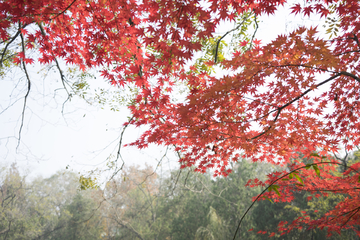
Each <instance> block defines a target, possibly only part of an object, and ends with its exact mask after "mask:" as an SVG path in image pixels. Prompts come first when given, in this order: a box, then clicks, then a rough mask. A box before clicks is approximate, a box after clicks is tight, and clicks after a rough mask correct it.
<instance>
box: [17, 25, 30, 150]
mask: <svg viewBox="0 0 360 240" xmlns="http://www.w3.org/2000/svg"><path fill="white" fill-rule="evenodd" d="M20 28H21V25H20V23H19V29H20ZM20 37H21V47H22V51H23V53H24V58H25V41H24V36H23V34H22V33H20ZM22 65H23V68H24V72H25V75H26V79H27V91H26V94H25V97H24V106H23V110H22V113H21V124H20V128H19V138H18V144H17V146H16V149H18V147H19V145H20V140H21V131H22V128H23V125H24V118H25V108H26V103H27V99H28V96H29V93H30V89H31V81H30V76H29V73H28V71H27V69H26V64H25V61H24V59H23V60H22Z"/></svg>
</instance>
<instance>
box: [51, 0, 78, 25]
mask: <svg viewBox="0 0 360 240" xmlns="http://www.w3.org/2000/svg"><path fill="white" fill-rule="evenodd" d="M75 2H76V0H74V1H72V2H71V3H70V4H69V5H68V6H67V7H66V8H65V9H64V10H63V11H61V12H60V13H58V14H56V15H55V17H53V18H51V20H54V19H55V18H57V17H59V16H60V15H62V14H63V13H64V12H66V11H67V10H68V9H69V8H70V7H71V6H72V5H73V4H74V3H75Z"/></svg>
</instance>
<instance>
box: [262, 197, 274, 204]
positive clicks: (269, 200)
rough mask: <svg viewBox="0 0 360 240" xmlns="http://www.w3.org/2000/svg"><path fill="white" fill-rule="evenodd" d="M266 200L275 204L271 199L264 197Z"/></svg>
mask: <svg viewBox="0 0 360 240" xmlns="http://www.w3.org/2000/svg"><path fill="white" fill-rule="evenodd" d="M263 197H264V198H265V199H267V200H269V201H270V202H271V203H274V202H273V201H272V200H271V199H270V198H268V197H267V196H263Z"/></svg>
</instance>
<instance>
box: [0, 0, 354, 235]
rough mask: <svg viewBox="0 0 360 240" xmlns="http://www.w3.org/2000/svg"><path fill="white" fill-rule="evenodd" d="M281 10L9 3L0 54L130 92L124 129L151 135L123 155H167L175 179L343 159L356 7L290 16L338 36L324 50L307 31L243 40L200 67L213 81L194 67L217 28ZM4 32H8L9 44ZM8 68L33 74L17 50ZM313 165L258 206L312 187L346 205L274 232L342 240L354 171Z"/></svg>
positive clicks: (169, 3) (326, 6)
mask: <svg viewBox="0 0 360 240" xmlns="http://www.w3.org/2000/svg"><path fill="white" fill-rule="evenodd" d="M285 3H286V1H285V0H246V1H245V0H244V1H243V0H236V1H235V0H231V1H228V0H226V1H225V0H209V1H207V2H206V3H205V2H200V1H193V0H189V1H183V0H181V1H180V0H162V1H156V0H143V1H137V0H126V1H125V0H107V1H103V0H99V1H92V0H63V1H57V0H56V1H54V0H51V1H50V0H31V1H30V0H21V1H20V0H9V1H2V2H1V3H0V10H1V11H0V19H1V20H0V38H1V41H2V43H3V44H5V46H8V45H9V44H11V43H12V42H14V40H15V39H16V38H18V37H19V36H21V37H22V38H24V39H26V43H27V44H26V49H30V48H34V46H36V49H37V50H38V52H39V58H38V59H37V61H39V62H40V63H43V64H48V63H52V62H54V61H56V59H58V58H59V59H63V60H64V61H65V62H66V63H67V64H74V65H77V66H78V67H79V68H80V69H82V70H83V71H86V70H87V69H90V68H101V69H102V70H101V74H102V76H103V78H105V79H106V80H107V81H109V82H110V83H111V84H113V85H117V86H120V87H121V86H125V85H129V84H133V85H135V86H136V87H138V89H139V92H138V94H137V97H136V98H135V99H134V102H133V104H132V105H130V106H129V108H130V110H131V112H132V115H133V117H132V118H131V121H130V122H129V123H127V124H134V125H136V126H140V125H147V126H149V127H150V128H149V130H148V131H146V132H145V133H144V134H143V135H142V136H141V137H140V138H139V139H138V140H137V141H135V142H134V143H132V145H135V146H138V147H140V148H143V147H147V146H148V145H149V144H150V143H155V144H159V145H161V144H162V145H167V146H169V145H170V146H175V150H176V151H178V152H179V154H180V156H181V159H180V164H181V167H190V166H195V167H196V171H198V172H205V171H207V170H208V169H209V168H214V169H215V170H214V173H215V175H216V176H217V175H223V176H227V175H228V174H229V172H231V170H230V169H228V166H229V163H230V162H231V161H235V162H236V161H238V159H239V158H240V157H243V158H249V159H252V160H253V161H267V162H271V163H274V164H281V165H286V164H289V163H293V162H294V160H297V159H299V158H300V157H301V158H303V157H304V158H309V157H311V154H313V153H314V152H318V154H319V156H326V158H327V159H328V161H324V162H329V159H332V157H331V156H330V155H329V154H330V153H336V152H337V151H338V150H339V148H340V147H341V146H345V147H346V150H348V151H349V150H352V149H353V148H354V147H355V146H358V145H359V143H360V77H359V71H360V66H359V56H360V54H359V52H360V42H359V29H360V18H359V13H360V3H359V1H357V0H343V1H338V0H309V1H306V3H296V4H295V5H294V6H292V7H291V9H290V11H291V12H292V13H293V14H295V15H302V16H304V17H308V16H311V15H313V14H318V15H320V17H322V18H326V17H328V16H330V15H334V16H336V17H337V18H338V21H339V28H340V29H339V31H338V32H339V34H338V36H336V37H333V38H332V39H330V40H329V39H327V38H326V37H324V36H323V37H321V36H322V35H321V34H319V33H318V29H317V28H316V27H299V28H298V29H296V30H295V31H293V32H291V33H289V34H286V35H279V36H278V37H277V38H276V39H275V40H273V41H272V42H270V43H268V44H263V45H261V42H260V41H259V40H254V39H243V40H242V41H240V42H239V48H237V49H236V50H235V51H234V52H232V53H231V54H228V55H229V56H227V57H226V58H225V59H224V60H222V61H221V62H220V63H215V62H216V61H206V62H205V63H204V64H205V65H207V66H215V65H221V67H222V68H223V69H224V71H225V72H226V73H227V74H225V75H224V76H222V77H216V76H214V75H213V74H211V73H210V72H208V71H206V70H203V69H199V67H198V66H196V65H195V64H193V62H192V59H193V58H194V57H195V55H196V54H197V53H198V52H200V51H201V50H202V47H203V46H202V44H201V43H202V42H205V41H206V40H207V39H210V38H212V37H213V36H214V33H215V29H216V27H217V26H218V25H219V24H220V23H221V22H222V21H235V20H236V17H238V16H241V15H242V14H246V13H249V12H251V13H253V14H256V16H261V15H272V14H274V13H275V12H276V11H277V9H278V7H279V6H282V5H284V4H285ZM14 28H16V29H17V31H16V32H15V33H14V34H13V35H10V34H9V33H10V32H11V31H10V30H9V29H14ZM30 28H31V29H32V30H31V31H30V30H27V29H30ZM34 29H35V30H34ZM249 44H250V48H248V49H246V50H244V47H246V46H247V45H249ZM5 50H6V48H5ZM5 50H4V51H5ZM214 59H216V56H214ZM14 61H15V63H20V62H22V63H24V64H31V63H33V60H32V59H29V58H26V57H25V49H24V48H23V49H22V51H20V52H18V53H17V56H16V58H15V60H14ZM175 83H184V84H185V85H186V86H187V87H188V90H189V91H188V94H187V96H186V100H185V101H183V102H180V103H176V102H174V101H172V100H171V99H172V96H173V95H175V94H176V93H175V92H176V87H174V86H175ZM320 160H321V158H320ZM320 160H319V159H317V160H316V157H315V160H314V162H313V163H314V164H319V167H318V168H315V167H313V168H314V170H315V171H309V170H308V169H304V168H301V169H300V170H299V171H298V172H297V173H296V174H295V176H297V177H293V178H291V179H289V181H283V182H282V184H278V185H276V186H278V187H272V188H271V189H270V190H273V191H271V192H268V193H266V194H264V196H265V197H268V198H273V199H275V200H276V201H291V200H292V194H291V193H292V192H293V191H300V190H304V191H314V192H316V191H318V192H320V193H321V194H325V191H322V188H320V186H321V187H325V188H327V189H337V190H336V191H337V192H338V193H341V194H345V195H347V196H348V198H347V199H346V201H343V202H341V203H339V204H338V205H337V206H336V208H335V209H333V210H331V211H330V212H329V213H328V214H326V215H325V216H323V217H322V218H320V219H317V220H316V221H315V220H314V221H313V220H310V219H309V218H306V217H305V216H304V217H303V218H302V219H298V220H297V221H295V222H294V223H292V224H291V225H289V226H287V227H286V226H285V225H282V226H281V229H282V230H283V231H287V230H291V229H293V228H296V227H297V226H300V223H301V224H307V225H309V226H315V225H316V226H320V227H328V229H329V231H337V232H340V229H341V228H352V226H353V225H354V224H355V223H358V220H359V218H360V213H359V212H360V211H359V209H360V205H359V204H358V203H359V202H360V199H359V192H358V189H359V186H358V185H359V181H358V180H359V176H360V174H359V172H358V164H354V165H352V166H351V168H349V169H347V170H346V171H344V172H342V173H341V174H340V175H333V174H331V172H332V171H334V169H333V168H334V166H335V165H336V164H335V165H334V164H330V163H329V164H327V165H326V164H324V163H323V162H321V161H320ZM330 162H332V161H330ZM299 164H300V165H299ZM320 165H321V168H320ZM299 166H300V167H301V163H298V164H295V165H291V166H290V167H289V168H288V170H287V171H284V172H282V173H273V174H272V175H270V176H269V180H268V182H266V183H261V182H256V183H254V184H249V185H259V184H263V186H266V184H268V185H269V184H270V185H271V184H273V183H274V181H276V179H279V178H280V177H281V176H285V175H286V176H288V174H289V172H291V171H293V170H294V169H297V168H299ZM314 166H315V165H314ZM316 166H317V165H316ZM319 168H320V169H321V171H320V170H319ZM316 169H317V170H319V171H320V172H321V177H319V176H318V174H317V173H318V172H317V170H316ZM292 176H293V175H292ZM296 179H297V180H296ZM298 179H302V181H303V182H302V183H301V184H302V186H301V187H299V186H297V185H294V182H296V181H299V180H298ZM271 186H272V185H271ZM319 189H320V190H319ZM277 193H279V194H277ZM334 216H337V218H336V220H335V217H334ZM354 231H357V233H358V234H359V235H360V232H359V231H358V230H356V228H354Z"/></svg>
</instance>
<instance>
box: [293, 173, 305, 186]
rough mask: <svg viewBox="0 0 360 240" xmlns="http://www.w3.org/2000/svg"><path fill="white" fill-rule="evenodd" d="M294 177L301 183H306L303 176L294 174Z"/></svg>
mask: <svg viewBox="0 0 360 240" xmlns="http://www.w3.org/2000/svg"><path fill="white" fill-rule="evenodd" d="M294 177H295V178H296V179H297V180H298V181H299V182H300V183H301V184H303V185H304V182H303V180H302V179H301V177H299V176H298V175H296V174H294Z"/></svg>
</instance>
